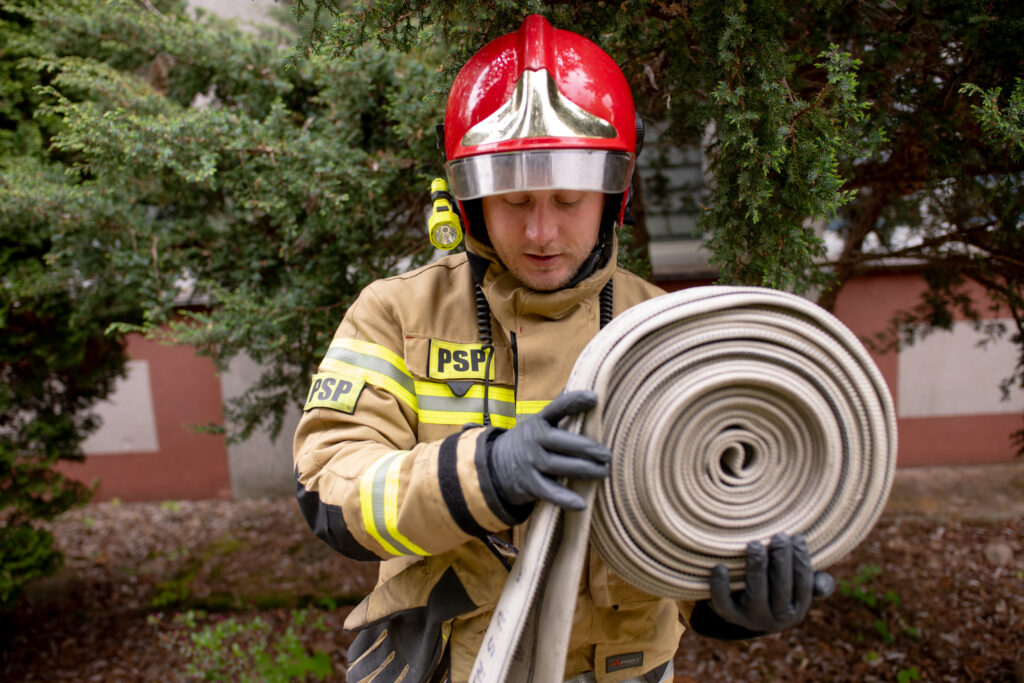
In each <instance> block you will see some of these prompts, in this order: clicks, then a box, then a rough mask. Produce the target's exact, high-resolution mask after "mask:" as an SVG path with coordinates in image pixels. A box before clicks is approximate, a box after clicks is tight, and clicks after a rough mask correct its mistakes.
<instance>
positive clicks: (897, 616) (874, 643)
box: [836, 564, 921, 683]
mask: <svg viewBox="0 0 1024 683" xmlns="http://www.w3.org/2000/svg"><path fill="white" fill-rule="evenodd" d="M836 585H837V588H838V592H839V595H840V596H842V597H843V598H845V599H847V600H849V601H850V602H852V603H853V604H854V605H855V606H856V607H857V608H858V611H859V612H860V613H859V614H858V615H857V616H858V619H857V620H856V621H855V622H854V623H855V624H856V623H870V630H867V629H860V630H858V631H856V635H855V640H856V641H857V642H858V643H860V644H861V645H863V646H864V647H867V648H869V649H868V650H867V651H866V652H865V653H864V661H865V662H868V663H869V664H870V663H874V662H877V661H879V660H880V659H881V657H882V655H881V654H880V653H879V651H878V649H876V648H881V647H889V646H894V645H897V644H898V642H899V641H900V640H901V639H904V638H909V639H912V640H914V641H917V640H920V638H921V629H920V628H918V627H917V626H915V625H913V624H912V623H911V622H910V621H909V619H908V616H907V613H906V610H905V609H904V606H903V600H902V599H901V598H900V596H899V594H898V593H897V592H896V591H895V590H892V589H890V588H885V587H884V586H883V585H882V568H881V567H879V566H878V565H874V564H866V565H863V566H861V567H860V568H859V569H858V570H857V573H856V574H854V575H853V576H852V577H851V578H845V577H840V578H838V579H837V580H836ZM855 628H857V627H856V626H855ZM896 675H897V680H898V681H899V683H908V682H909V681H917V680H920V673H919V672H918V669H917V667H915V666H909V667H906V668H900V669H899V670H898V671H897V672H896Z"/></svg>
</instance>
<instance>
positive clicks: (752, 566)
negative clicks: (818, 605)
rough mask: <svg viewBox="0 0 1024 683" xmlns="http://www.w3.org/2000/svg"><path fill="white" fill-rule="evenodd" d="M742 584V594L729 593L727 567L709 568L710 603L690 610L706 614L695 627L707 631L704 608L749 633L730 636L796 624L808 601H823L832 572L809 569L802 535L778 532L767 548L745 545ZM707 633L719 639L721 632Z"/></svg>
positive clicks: (832, 584) (831, 583)
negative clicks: (743, 585) (701, 622)
mask: <svg viewBox="0 0 1024 683" xmlns="http://www.w3.org/2000/svg"><path fill="white" fill-rule="evenodd" d="M744 581H745V582H746V586H745V587H744V588H743V590H740V591H735V592H730V590H729V571H728V569H726V567H725V565H722V564H719V565H716V566H715V567H714V568H713V569H712V570H711V599H710V601H702V602H703V603H704V604H703V605H702V604H700V603H698V606H697V608H695V615H696V614H697V613H700V612H704V613H705V614H704V616H705V624H701V625H699V626H698V625H697V624H695V628H697V630H699V631H700V630H704V629H706V628H707V624H706V621H707V620H706V617H707V614H706V610H707V607H708V605H710V608H711V610H713V611H714V613H715V614H716V615H717V616H718V617H720V618H721V619H722V620H724V621H726V622H728V623H729V624H733V625H735V626H739V627H741V628H742V629H746V630H747V631H749V633H740V632H735V631H734V634H735V635H734V637H753V636H755V635H763V634H766V633H775V632H776V631H781V630H782V629H784V628H788V627H790V626H793V625H795V624H797V623H799V622H801V621H802V620H803V619H804V617H805V616H807V610H808V609H809V608H810V605H811V598H812V597H826V596H828V595H830V594H831V593H832V591H833V590H834V589H835V580H834V579H833V578H832V575H831V574H829V573H828V572H815V571H814V570H813V569H812V568H811V555H810V553H809V552H808V550H807V542H806V540H805V539H804V537H803V536H802V535H798V536H793V537H792V538H790V537H789V536H788V535H787V534H783V533H778V534H775V535H774V536H772V540H771V544H770V545H769V547H768V548H767V549H765V547H764V546H763V545H762V544H761V543H760V542H758V541H752V542H751V543H749V544H747V552H746V575H745V576H744ZM698 619H699V617H698ZM702 626H703V627H704V628H701V627H702ZM709 630H711V631H712V632H717V633H715V635H718V636H721V635H723V633H722V632H721V630H720V628H713V629H709ZM709 635H710V634H709Z"/></svg>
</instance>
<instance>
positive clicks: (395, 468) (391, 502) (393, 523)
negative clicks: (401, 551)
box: [384, 452, 430, 555]
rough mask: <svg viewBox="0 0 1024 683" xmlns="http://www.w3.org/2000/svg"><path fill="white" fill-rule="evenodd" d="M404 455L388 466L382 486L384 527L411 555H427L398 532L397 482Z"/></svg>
mask: <svg viewBox="0 0 1024 683" xmlns="http://www.w3.org/2000/svg"><path fill="white" fill-rule="evenodd" d="M406 455H408V452H406V453H403V454H402V455H400V456H398V457H396V458H395V459H394V460H392V461H391V464H390V465H388V474H387V480H386V481H385V484H384V526H385V527H386V528H387V530H388V533H389V534H391V537H392V538H394V539H395V540H396V541H398V542H399V543H401V544H402V545H404V546H405V547H406V548H408V549H409V550H411V551H412V552H413V553H415V554H417V555H429V554H430V553H428V552H427V551H426V550H423V549H422V548H420V547H419V546H418V545H416V544H415V543H413V542H412V541H410V540H409V539H407V538H406V537H405V536H404V535H403V534H402V533H401V532H399V531H398V482H399V479H400V478H401V476H402V460H404V459H405V456H406Z"/></svg>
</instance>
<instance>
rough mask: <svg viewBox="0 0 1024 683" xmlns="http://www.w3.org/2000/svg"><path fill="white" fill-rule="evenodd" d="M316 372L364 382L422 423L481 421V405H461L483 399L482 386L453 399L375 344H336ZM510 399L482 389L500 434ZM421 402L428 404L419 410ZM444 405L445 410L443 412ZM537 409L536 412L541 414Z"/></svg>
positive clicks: (503, 391) (507, 424)
mask: <svg viewBox="0 0 1024 683" xmlns="http://www.w3.org/2000/svg"><path fill="white" fill-rule="evenodd" d="M320 369H321V371H324V372H337V373H343V374H345V376H346V377H350V378H352V379H361V380H364V381H365V382H367V383H369V384H372V385H374V386H375V387H377V388H379V389H382V390H384V391H386V392H388V393H389V394H391V395H392V396H394V397H395V398H397V399H398V400H400V401H402V402H403V403H405V404H406V405H407V406H409V408H410V409H411V410H413V411H414V412H415V413H416V416H417V419H418V420H419V421H420V422H422V423H424V424H438V425H456V426H457V425H464V424H467V423H482V422H483V419H484V416H483V412H482V409H483V406H482V405H480V404H478V405H474V406H467V405H466V404H467V403H472V402H473V401H478V402H480V401H482V400H483V397H484V387H483V385H482V384H474V385H473V386H472V387H470V388H469V391H467V392H466V393H465V394H464V395H462V396H456V395H455V394H454V393H453V392H452V390H451V388H449V386H448V385H447V384H446V383H444V382H431V381H426V380H418V379H414V378H413V375H412V374H411V373H410V372H409V369H408V367H407V366H406V364H405V361H404V360H403V359H402V357H401V356H399V355H398V354H396V353H394V352H393V351H391V350H390V349H388V348H386V347H384V346H381V345H380V344H374V343H372V342H367V341H361V340H358V339H336V340H335V341H334V342H332V344H331V348H330V349H329V350H328V352H327V355H326V357H325V358H324V360H323V361H322V362H321V363H320ZM515 396H516V395H515V390H514V389H513V388H511V387H504V386H493V385H491V386H489V387H488V388H487V400H488V405H489V408H490V411H491V424H493V425H494V426H496V427H503V428H505V429H510V428H512V427H514V426H515V424H516V418H515V414H514V412H513V411H514V410H516V409H517V408H518V404H517V403H516V400H515ZM421 399H422V400H421ZM427 399H430V400H427ZM424 403H425V404H428V405H422V404H424ZM528 403H531V404H532V403H538V404H540V407H543V405H546V403H547V402H545V401H531V402H528ZM449 405H450V406H451V409H450V410H448V409H446V408H447V407H448V406H449ZM421 406H422V407H421ZM467 407H471V408H478V407H479V410H475V411H474V410H466V409H465V408H467ZM540 407H538V408H537V409H536V410H540ZM460 408H461V409H460Z"/></svg>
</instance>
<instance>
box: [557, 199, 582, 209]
mask: <svg viewBox="0 0 1024 683" xmlns="http://www.w3.org/2000/svg"><path fill="white" fill-rule="evenodd" d="M582 201H583V199H582V198H580V199H556V200H555V203H556V204H558V205H559V206H561V207H563V208H566V209H571V208H572V207H574V206H579V204H580V202H582Z"/></svg>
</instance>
